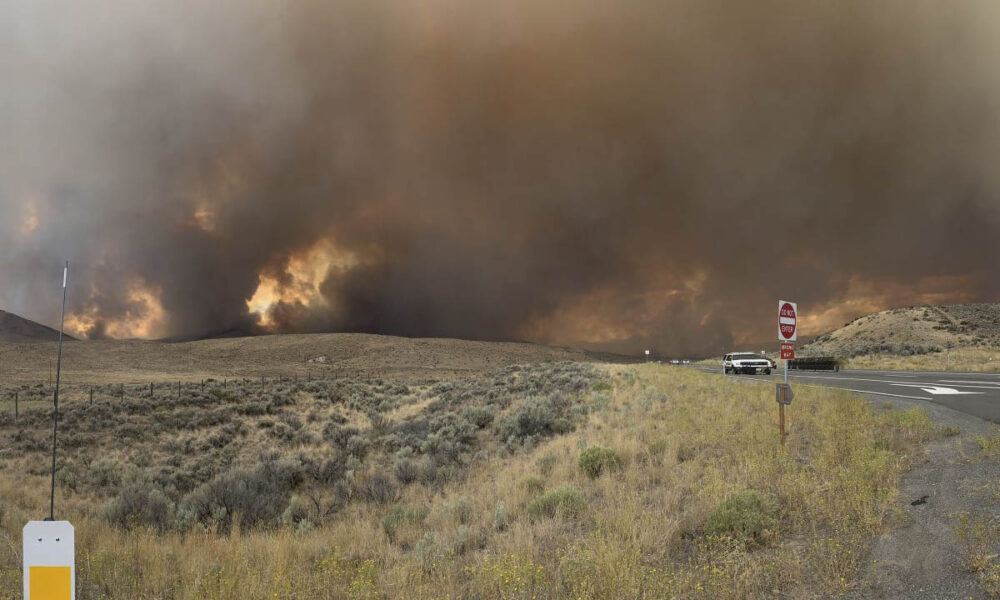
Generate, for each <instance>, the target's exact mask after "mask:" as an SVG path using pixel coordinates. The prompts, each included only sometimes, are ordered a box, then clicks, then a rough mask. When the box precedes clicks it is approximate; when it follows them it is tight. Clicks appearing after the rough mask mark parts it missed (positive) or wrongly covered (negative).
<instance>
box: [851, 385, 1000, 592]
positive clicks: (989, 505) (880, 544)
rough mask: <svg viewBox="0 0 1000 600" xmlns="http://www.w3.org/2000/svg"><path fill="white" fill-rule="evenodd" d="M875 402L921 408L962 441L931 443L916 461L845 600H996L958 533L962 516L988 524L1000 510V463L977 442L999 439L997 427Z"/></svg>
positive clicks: (936, 410) (940, 410)
mask: <svg viewBox="0 0 1000 600" xmlns="http://www.w3.org/2000/svg"><path fill="white" fill-rule="evenodd" d="M872 401H873V402H875V403H877V404H878V405H879V406H883V405H889V404H891V405H892V407H894V408H903V409H909V408H914V407H919V408H922V409H924V410H926V411H927V412H928V413H929V414H930V416H931V418H932V419H933V420H934V421H935V423H937V424H938V425H939V426H940V427H942V428H943V430H945V431H947V432H949V433H950V432H954V431H956V430H958V431H959V433H957V434H955V435H946V436H944V437H942V438H941V439H939V440H936V441H932V442H930V443H928V444H927V445H926V446H925V447H924V449H923V451H922V452H921V453H920V454H918V455H917V456H915V457H914V459H913V466H912V469H911V470H910V471H909V472H908V473H907V474H906V475H905V476H904V477H903V480H902V482H901V485H900V493H899V497H898V499H897V502H896V506H895V507H894V509H893V512H892V514H891V515H890V522H891V527H890V530H889V531H888V532H887V533H885V534H884V535H882V536H881V537H879V538H878V539H876V540H875V541H874V544H873V546H872V548H871V551H870V554H869V556H867V557H866V558H865V560H864V566H863V569H862V577H861V578H860V583H859V585H858V587H857V588H856V589H855V590H854V591H853V592H852V593H851V594H849V595H848V596H847V597H848V598H855V599H860V598H908V599H920V598H927V599H931V598H934V599H941V598H956V599H957V598H962V599H969V598H973V599H976V598H989V597H991V596H989V595H988V594H987V593H986V592H985V591H984V590H983V589H982V586H981V585H980V582H979V576H978V575H977V573H975V572H972V571H970V570H969V568H968V564H967V555H966V552H965V548H964V546H963V543H962V542H961V541H960V539H959V536H958V535H957V533H956V532H957V528H958V525H959V520H960V518H961V516H962V515H969V516H972V517H973V518H982V519H985V520H990V519H992V518H993V515H994V514H995V513H996V512H997V509H998V508H1000V502H998V500H997V497H996V495H995V494H994V493H993V492H992V490H991V484H993V483H995V482H997V480H998V477H1000V463H998V461H996V460H995V459H992V458H988V457H986V456H984V454H983V451H982V449H981V447H980V444H979V439H981V438H991V437H995V436H996V435H997V430H996V428H995V426H993V425H991V424H990V423H988V422H986V421H983V420H982V419H979V418H977V417H973V416H970V415H966V414H963V413H960V412H957V411H953V410H951V409H949V408H946V407H943V406H939V405H936V404H931V403H927V402H921V401H917V400H906V399H893V400H891V401H889V402H886V401H885V400H884V399H883V398H881V397H872ZM921 500H923V502H921ZM914 503H916V504H914Z"/></svg>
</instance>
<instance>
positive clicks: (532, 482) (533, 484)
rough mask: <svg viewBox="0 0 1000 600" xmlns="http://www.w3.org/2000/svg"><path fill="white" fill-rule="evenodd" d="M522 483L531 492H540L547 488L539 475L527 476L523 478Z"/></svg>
mask: <svg viewBox="0 0 1000 600" xmlns="http://www.w3.org/2000/svg"><path fill="white" fill-rule="evenodd" d="M521 485H523V486H524V489H526V490H528V493H529V494H540V493H542V490H544V489H545V484H544V483H542V480H541V479H539V478H537V477H525V478H524V479H523V480H521Z"/></svg>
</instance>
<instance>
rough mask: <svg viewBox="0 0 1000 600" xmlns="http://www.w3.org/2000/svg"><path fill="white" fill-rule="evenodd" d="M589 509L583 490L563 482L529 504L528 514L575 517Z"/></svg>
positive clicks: (534, 515)
mask: <svg viewBox="0 0 1000 600" xmlns="http://www.w3.org/2000/svg"><path fill="white" fill-rule="evenodd" d="M586 509H587V500H586V499H585V498H584V497H583V492H581V491H580V490H578V489H576V488H575V487H573V486H571V485H569V484H563V485H561V486H559V487H557V488H553V489H551V490H549V491H547V492H545V493H544V494H542V495H540V496H538V497H537V498H535V499H534V500H532V501H531V503H530V504H528V515H530V516H531V517H532V518H536V519H537V518H541V517H550V518H551V517H555V516H562V517H566V518H575V517H577V516H579V515H580V514H581V513H582V512H583V511H584V510H586Z"/></svg>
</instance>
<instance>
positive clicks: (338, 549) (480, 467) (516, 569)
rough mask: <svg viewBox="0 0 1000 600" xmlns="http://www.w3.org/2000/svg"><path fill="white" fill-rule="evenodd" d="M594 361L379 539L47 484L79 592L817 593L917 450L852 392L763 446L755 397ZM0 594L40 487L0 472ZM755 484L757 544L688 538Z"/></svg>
mask: <svg viewBox="0 0 1000 600" xmlns="http://www.w3.org/2000/svg"><path fill="white" fill-rule="evenodd" d="M601 368H603V369H607V377H608V379H609V380H610V381H611V382H612V383H611V385H610V386H601V387H602V388H604V389H601V391H595V392H592V393H591V394H590V396H589V397H588V399H587V403H588V405H589V407H590V414H589V415H588V417H587V418H586V420H585V422H584V423H583V424H582V425H581V426H579V427H578V428H577V429H576V431H574V432H572V433H570V434H566V435H562V436H559V437H556V438H553V439H551V440H549V441H547V442H545V443H542V444H539V445H538V446H537V447H535V448H533V449H532V450H531V451H530V452H518V453H515V454H514V455H510V456H508V455H505V454H504V453H502V452H501V451H500V450H499V449H496V450H495V451H493V452H491V453H490V455H489V457H488V458H487V457H483V458H482V459H480V460H479V462H478V463H477V465H476V466H475V467H473V469H472V470H471V472H470V474H469V476H468V477H467V478H465V479H464V480H462V481H456V482H451V483H448V484H446V485H445V486H444V487H443V488H430V487H426V486H423V485H421V484H413V485H410V486H408V487H407V488H406V491H405V497H404V499H403V502H405V503H406V504H407V505H412V506H417V507H424V508H426V509H427V511H428V513H427V516H426V519H424V520H423V522H422V523H411V524H406V525H404V526H401V528H400V529H399V530H398V531H396V533H395V535H394V537H393V539H392V540H390V538H389V536H387V534H386V532H385V531H384V529H383V525H382V519H383V518H384V517H385V515H386V514H387V513H388V511H389V510H390V509H387V508H385V507H377V506H373V505H368V504H362V503H356V502H355V503H351V504H349V505H348V507H347V508H346V509H345V510H344V511H343V512H341V513H340V514H339V515H337V517H336V518H335V519H334V520H333V521H332V522H329V523H326V524H324V525H321V526H318V527H315V528H311V529H304V530H301V531H293V530H292V529H290V528H282V529H278V530H275V531H253V532H242V533H241V532H239V531H235V532H233V533H232V534H231V535H229V536H220V535H216V534H214V533H212V532H205V531H194V532H189V533H186V534H180V533H167V534H162V535H161V534H157V533H155V532H153V531H148V530H133V531H121V530H118V529H115V528H113V527H112V526H110V525H108V524H106V523H105V522H104V521H103V520H101V518H100V516H99V510H98V507H96V506H95V505H93V503H92V499H90V498H86V497H81V496H78V495H71V494H64V493H62V492H60V493H59V494H57V500H58V506H60V507H61V510H60V513H61V514H62V516H64V517H67V518H70V519H71V520H72V521H73V522H74V524H75V526H76V531H77V537H78V540H77V557H78V558H77V567H78V571H77V572H78V585H79V590H80V592H79V594H78V597H80V598H100V599H110V598H122V599H129V600H136V599H160V598H162V599H167V598H169V599H206V600H236V599H239V600H257V599H260V600H263V599H265V598H267V599H286V598H287V599H293V598H294V599H299V598H317V599H326V598H329V599H339V598H349V599H360V598H407V599H427V600H430V599H439V598H440V599H443V598H456V599H457V598H505V599H506V598H509V599H528V598H553V599H555V598H559V599H562V598H567V599H568V598H573V599H594V600H597V599H623V600H624V599H629V600H632V599H637V598H719V599H725V598H748V597H762V596H769V595H773V592H772V591H773V590H778V591H779V592H781V593H783V594H785V595H786V596H787V597H793V598H798V597H801V598H807V597H826V596H830V595H834V594H837V593H840V592H842V591H844V590H846V589H849V588H850V587H851V585H852V583H853V581H854V579H855V577H856V576H857V573H858V568H859V564H860V562H859V561H860V560H861V555H862V553H863V551H864V549H865V545H866V543H867V540H868V539H869V538H870V537H871V536H873V535H875V534H877V533H879V532H880V531H881V530H883V528H884V527H885V515H886V513H887V510H888V508H889V507H890V505H891V503H892V501H893V499H894V497H895V493H896V484H897V481H898V478H899V476H900V473H901V472H902V470H903V469H904V468H905V464H906V456H907V455H908V453H910V452H912V451H913V449H914V448H915V446H916V444H918V443H920V442H921V441H923V440H925V439H927V438H928V437H930V436H933V435H934V434H935V431H934V428H933V426H932V425H931V424H930V422H929V421H928V419H927V416H926V414H924V413H923V412H920V411H910V412H892V411H889V412H885V411H879V410H876V409H874V408H872V407H870V406H869V405H867V404H866V403H865V402H864V400H862V399H861V398H859V397H857V396H853V395H850V394H848V393H845V392H841V391H835V390H824V389H817V388H803V389H801V390H799V391H797V394H796V402H795V404H794V405H793V406H792V407H791V408H790V409H789V411H788V427H789V438H788V444H787V446H785V447H781V446H780V445H779V443H778V433H777V429H776V425H777V410H776V407H775V404H774V401H773V390H772V389H771V388H770V386H767V385H753V384H749V383H741V382H738V381H732V380H729V379H724V378H722V377H715V376H712V375H709V374H704V373H700V372H696V371H693V370H686V369H683V370H682V369H676V368H670V367H666V366H656V365H643V366H638V367H632V368H623V367H614V368H609V367H601ZM592 446H604V447H608V448H611V449H613V450H614V451H615V452H616V453H617V454H618V455H619V456H620V457H621V460H622V465H623V467H622V468H621V469H620V470H618V471H614V472H610V473H606V474H603V475H601V476H599V477H597V478H596V479H591V478H590V477H588V476H587V475H586V474H584V473H583V472H581V470H580V469H579V468H578V465H577V459H578V456H579V454H580V452H581V450H583V449H585V448H587V447H592ZM0 464H3V465H4V468H3V470H0V599H6V598H15V597H18V595H19V593H20V592H19V590H20V570H19V559H18V556H17V550H18V548H19V546H20V533H19V532H20V529H21V527H22V526H23V524H24V522H25V521H27V520H28V519H29V518H37V517H40V516H42V513H43V505H44V503H43V502H42V500H43V499H44V498H46V497H47V496H46V491H47V480H46V479H45V478H44V477H43V476H34V475H28V474H25V470H26V468H27V467H28V465H24V464H23V463H21V462H18V461H7V462H5V463H0ZM563 484H568V485H571V486H574V487H575V488H577V489H579V490H580V491H581V492H582V494H583V497H584V498H585V500H586V508H585V509H584V510H583V512H582V514H581V515H580V516H578V517H577V518H563V517H558V516H557V517H555V518H532V517H531V516H530V515H529V512H528V506H529V504H530V503H531V502H532V501H533V500H534V499H535V498H536V496H537V495H538V491H537V487H538V486H539V485H540V486H541V487H543V488H545V489H551V488H555V487H557V486H560V485H563ZM746 490H753V491H755V492H756V493H757V494H758V495H759V496H760V497H761V498H762V499H763V500H764V501H765V502H766V504H767V505H768V506H770V507H773V509H774V510H775V511H777V515H779V516H780V518H778V519H777V520H775V521H773V522H772V523H771V524H770V525H769V527H768V529H767V530H766V531H764V532H763V533H762V536H761V540H760V543H758V544H753V545H747V544H745V543H743V542H741V541H740V540H739V539H731V538H727V537H725V536H723V537H712V536H706V535H705V525H706V522H707V521H708V520H709V518H710V516H711V515H712V514H713V511H715V510H716V509H717V507H719V505H720V504H721V503H723V502H724V501H725V500H726V499H727V498H731V497H733V496H734V495H736V494H740V493H742V492H745V491H746Z"/></svg>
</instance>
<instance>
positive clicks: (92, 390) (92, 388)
mask: <svg viewBox="0 0 1000 600" xmlns="http://www.w3.org/2000/svg"><path fill="white" fill-rule="evenodd" d="M90 405H91V406H93V405H94V386H90Z"/></svg>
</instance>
